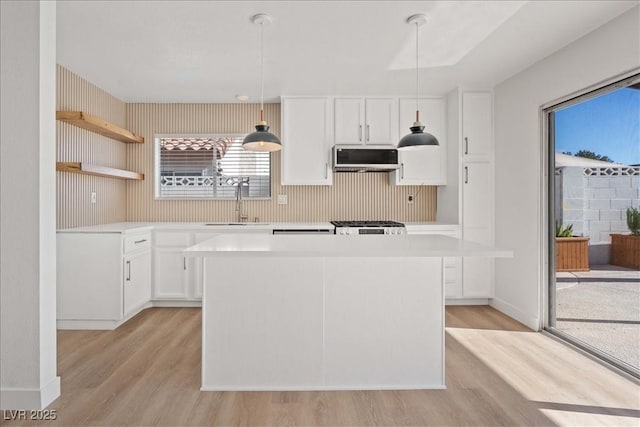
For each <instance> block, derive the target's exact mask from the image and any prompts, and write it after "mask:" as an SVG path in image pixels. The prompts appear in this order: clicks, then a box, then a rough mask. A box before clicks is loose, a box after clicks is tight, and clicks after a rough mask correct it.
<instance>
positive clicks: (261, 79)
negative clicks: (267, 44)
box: [260, 22, 264, 122]
mask: <svg viewBox="0 0 640 427" xmlns="http://www.w3.org/2000/svg"><path fill="white" fill-rule="evenodd" d="M260 121H261V122H263V121H264V22H261V23H260Z"/></svg>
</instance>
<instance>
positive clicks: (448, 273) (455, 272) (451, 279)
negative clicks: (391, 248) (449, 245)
mask: <svg viewBox="0 0 640 427" xmlns="http://www.w3.org/2000/svg"><path fill="white" fill-rule="evenodd" d="M407 234H436V235H441V236H451V237H457V238H459V237H460V227H459V226H458V225H449V226H446V225H437V226H430V225H411V224H408V225H407ZM461 267H462V260H461V258H460V257H445V258H444V296H445V298H460V297H462V280H461V277H460V276H461V274H460V270H461Z"/></svg>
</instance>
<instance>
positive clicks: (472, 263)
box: [461, 227, 494, 298]
mask: <svg viewBox="0 0 640 427" xmlns="http://www.w3.org/2000/svg"><path fill="white" fill-rule="evenodd" d="M462 232H463V239H464V240H469V241H472V242H476V243H481V244H491V243H492V241H493V239H492V238H491V237H492V236H491V229H489V228H473V227H463V231H462ZM492 261H493V259H492V258H463V260H462V295H461V296H463V297H464V298H491V297H492V296H493V265H494V263H493V262H492Z"/></svg>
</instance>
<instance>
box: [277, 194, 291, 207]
mask: <svg viewBox="0 0 640 427" xmlns="http://www.w3.org/2000/svg"><path fill="white" fill-rule="evenodd" d="M287 203H289V197H287V195H286V194H278V204H279V205H286V204H287Z"/></svg>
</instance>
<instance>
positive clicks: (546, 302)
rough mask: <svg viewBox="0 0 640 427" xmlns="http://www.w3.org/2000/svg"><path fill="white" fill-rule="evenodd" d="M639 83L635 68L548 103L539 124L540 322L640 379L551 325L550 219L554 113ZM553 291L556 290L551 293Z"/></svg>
mask: <svg viewBox="0 0 640 427" xmlns="http://www.w3.org/2000/svg"><path fill="white" fill-rule="evenodd" d="M637 83H640V68H634V69H631V70H629V71H626V72H624V73H621V74H618V75H616V76H613V77H610V78H608V79H605V80H602V81H600V82H598V83H595V84H593V85H591V86H588V87H586V88H583V89H580V90H578V91H576V92H573V93H571V94H568V95H566V96H563V97H560V98H557V99H555V100H552V101H549V102H547V103H545V104H543V105H541V106H540V107H539V124H540V137H541V142H540V159H541V163H540V164H541V167H542V173H541V174H540V188H541V190H542V191H541V194H542V197H541V198H540V212H539V215H540V218H541V225H542V226H541V227H540V236H539V239H540V243H541V244H540V259H541V260H542V262H541V264H540V267H541V271H540V279H541V280H540V281H541V284H540V285H541V288H542V289H541V292H540V297H541V301H540V305H539V307H540V319H541V323H542V330H543V331H545V332H548V333H550V334H552V335H553V336H555V337H557V338H560V339H561V340H563V341H565V342H568V343H569V344H570V345H572V346H575V347H577V348H579V349H580V350H582V351H584V352H586V353H587V354H588V355H590V356H593V357H596V358H597V359H600V360H601V361H604V362H605V363H607V364H608V365H610V366H613V367H615V368H617V369H619V370H621V371H623V372H624V373H626V374H629V375H631V376H633V377H635V378H640V371H639V370H638V369H637V368H635V367H633V366H632V365H629V364H627V363H625V362H622V361H620V360H618V359H614V358H612V357H611V356H610V355H608V354H607V353H604V352H602V351H601V350H599V349H597V348H595V347H593V346H591V345H589V344H587V343H585V342H583V341H581V340H579V339H577V338H575V337H572V336H570V335H568V334H566V333H565V332H562V331H560V330H558V329H557V328H555V327H554V326H552V325H553V324H555V321H554V322H552V320H555V284H556V281H555V279H556V277H555V225H554V226H553V227H552V226H551V224H550V218H553V217H554V215H555V178H554V177H555V157H552V156H555V141H554V138H553V134H552V132H553V131H554V124H553V113H554V111H556V110H558V109H559V108H563V107H568V106H571V105H574V104H577V103H579V102H584V101H586V100H588V99H592V98H595V97H597V96H600V95H603V94H605V93H608V92H611V91H614V90H616V89H621V88H624V87H628V86H630V85H632V84H637ZM552 288H553V290H552Z"/></svg>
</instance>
